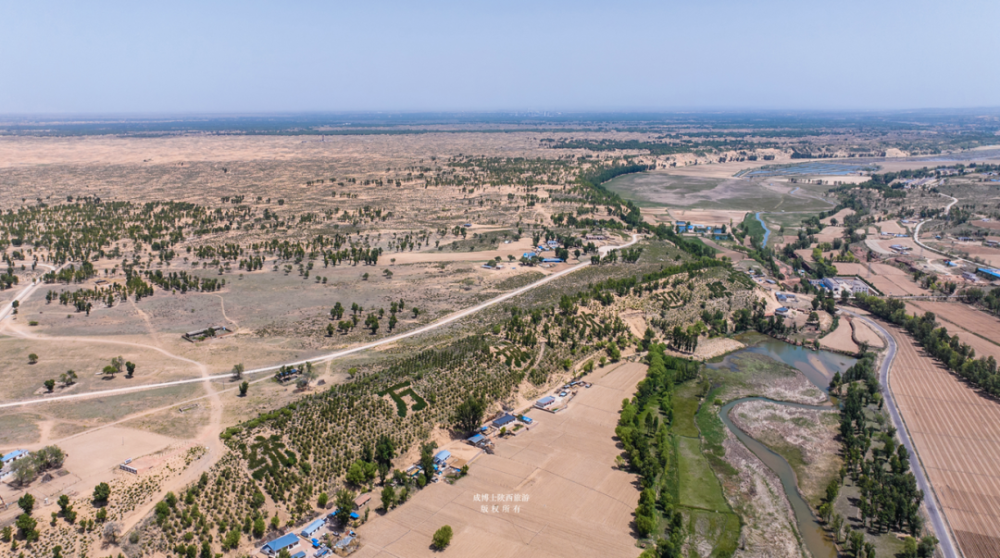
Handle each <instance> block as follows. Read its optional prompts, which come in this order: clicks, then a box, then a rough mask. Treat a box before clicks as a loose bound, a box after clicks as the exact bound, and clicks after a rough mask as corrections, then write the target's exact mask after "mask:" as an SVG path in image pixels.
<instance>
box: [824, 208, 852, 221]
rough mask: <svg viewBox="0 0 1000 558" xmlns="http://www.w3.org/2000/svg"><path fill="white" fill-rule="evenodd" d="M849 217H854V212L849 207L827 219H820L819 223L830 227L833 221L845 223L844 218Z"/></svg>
mask: <svg viewBox="0 0 1000 558" xmlns="http://www.w3.org/2000/svg"><path fill="white" fill-rule="evenodd" d="M848 215H854V210H853V209H851V208H849V207H845V208H844V209H841V210H840V211H838V212H836V213H834V214H833V215H830V216H829V217H827V218H825V219H820V221H819V222H820V223H823V224H824V225H829V224H830V222H831V221H830V220H831V219H836V220H837V222H838V223H843V222H844V218H845V217H847V216H848Z"/></svg>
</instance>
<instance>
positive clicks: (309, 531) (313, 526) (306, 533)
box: [302, 519, 324, 539]
mask: <svg viewBox="0 0 1000 558" xmlns="http://www.w3.org/2000/svg"><path fill="white" fill-rule="evenodd" d="M323 523H324V522H323V520H322V519H317V520H316V521H313V522H312V523H310V524H309V525H308V526H306V528H305V529H303V530H302V536H303V537H305V538H307V539H308V538H309V537H311V536H313V533H315V532H316V531H319V528H320V527H322V526H323Z"/></svg>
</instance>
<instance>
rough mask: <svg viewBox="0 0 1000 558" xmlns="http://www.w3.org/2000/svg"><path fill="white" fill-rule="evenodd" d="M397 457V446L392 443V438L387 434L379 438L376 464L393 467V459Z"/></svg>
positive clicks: (376, 447) (376, 445) (376, 444)
mask: <svg viewBox="0 0 1000 558" xmlns="http://www.w3.org/2000/svg"><path fill="white" fill-rule="evenodd" d="M394 457H396V446H395V444H393V443H392V438H390V437H389V436H388V435H386V434H382V435H381V436H379V437H378V441H377V442H375V462H376V463H379V464H381V465H386V466H390V465H392V458H394Z"/></svg>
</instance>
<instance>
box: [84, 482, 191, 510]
mask: <svg viewBox="0 0 1000 558" xmlns="http://www.w3.org/2000/svg"><path fill="white" fill-rule="evenodd" d="M170 494H173V492H170V493H169V494H168V496H169V495H170ZM110 497H111V487H110V486H108V483H106V482H102V483H101V484H99V485H97V486H95V487H94V502H95V503H97V504H104V503H107V501H108V498H110ZM171 507H173V506H171Z"/></svg>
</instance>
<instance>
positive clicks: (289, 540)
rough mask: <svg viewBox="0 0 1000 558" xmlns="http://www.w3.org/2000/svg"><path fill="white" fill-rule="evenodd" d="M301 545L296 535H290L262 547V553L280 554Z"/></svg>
mask: <svg viewBox="0 0 1000 558" xmlns="http://www.w3.org/2000/svg"><path fill="white" fill-rule="evenodd" d="M298 544H299V538H298V537H297V536H295V533H288V534H287V535H284V536H282V537H278V538H276V539H274V540H273V541H271V542H269V543H267V544H265V545H264V546H263V547H261V549H260V551H261V552H263V553H264V554H274V555H276V554H278V553H279V552H281V551H282V550H284V549H286V548H292V547H294V546H297V545H298Z"/></svg>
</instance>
